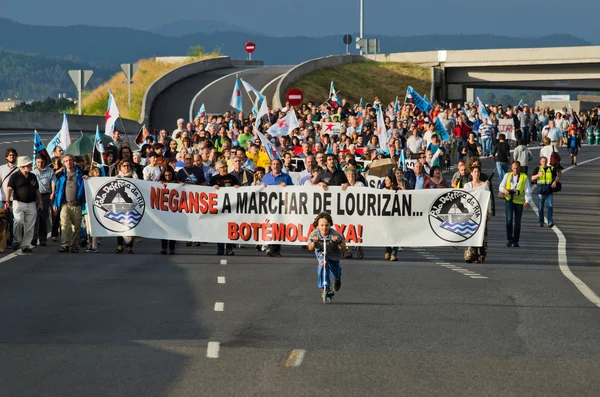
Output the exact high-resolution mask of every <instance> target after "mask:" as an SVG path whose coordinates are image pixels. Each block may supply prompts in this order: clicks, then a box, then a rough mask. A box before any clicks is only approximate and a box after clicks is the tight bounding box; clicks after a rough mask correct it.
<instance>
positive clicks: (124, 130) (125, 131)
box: [119, 115, 137, 144]
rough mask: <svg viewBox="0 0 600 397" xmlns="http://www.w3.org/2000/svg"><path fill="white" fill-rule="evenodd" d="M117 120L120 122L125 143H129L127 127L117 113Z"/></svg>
mask: <svg viewBox="0 0 600 397" xmlns="http://www.w3.org/2000/svg"><path fill="white" fill-rule="evenodd" d="M119 121H120V122H121V126H122V127H123V132H124V133H125V140H126V141H127V144H130V143H129V135H127V129H126V128H125V124H123V119H122V118H121V115H119ZM136 138H137V137H136Z"/></svg>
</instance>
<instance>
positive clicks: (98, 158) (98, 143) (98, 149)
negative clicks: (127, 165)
mask: <svg viewBox="0 0 600 397" xmlns="http://www.w3.org/2000/svg"><path fill="white" fill-rule="evenodd" d="M104 151H105V150H104V143H103V142H102V135H101V134H100V127H99V126H96V137H95V138H94V151H93V153H92V159H93V161H94V162H95V163H96V165H97V166H98V168H100V175H101V176H106V175H105V174H106V173H105V168H106V167H105V164H104Z"/></svg>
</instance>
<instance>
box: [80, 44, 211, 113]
mask: <svg viewBox="0 0 600 397" xmlns="http://www.w3.org/2000/svg"><path fill="white" fill-rule="evenodd" d="M188 54H190V57H189V58H187V59H185V60H184V61H182V62H174V63H166V62H157V61H156V60H154V59H142V60H140V61H138V63H139V68H138V70H137V71H136V72H135V75H134V76H133V81H134V84H132V85H131V108H130V109H127V84H123V81H126V78H125V75H124V74H123V72H122V71H119V72H118V73H117V74H115V75H114V76H113V77H112V78H111V79H110V80H108V81H107V82H105V83H104V84H102V85H100V86H99V87H97V88H96V89H95V90H93V91H90V92H84V96H83V101H82V107H83V114H85V115H95V116H100V115H104V114H106V109H107V107H108V90H109V89H110V90H112V92H113V95H114V97H115V101H116V102H117V105H118V107H119V112H120V113H121V117H123V118H125V119H132V120H139V119H140V114H141V111H142V100H143V99H144V94H145V93H146V90H147V89H148V87H149V86H150V84H152V83H153V82H154V81H156V80H157V79H158V78H159V77H161V76H162V75H164V74H165V73H168V72H170V71H172V70H174V69H176V68H178V67H180V66H183V65H187V64H189V63H192V62H197V61H201V60H204V59H210V58H216V57H219V56H221V50H220V49H216V50H214V51H213V52H210V53H205V52H204V50H203V48H202V47H198V46H196V47H191V48H190V49H189V51H188Z"/></svg>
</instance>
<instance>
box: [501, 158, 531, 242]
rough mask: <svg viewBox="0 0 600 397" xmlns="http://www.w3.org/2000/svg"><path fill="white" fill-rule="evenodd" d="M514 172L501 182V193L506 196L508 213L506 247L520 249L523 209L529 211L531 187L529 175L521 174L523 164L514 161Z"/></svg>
mask: <svg viewBox="0 0 600 397" xmlns="http://www.w3.org/2000/svg"><path fill="white" fill-rule="evenodd" d="M511 169H512V172H511V173H508V174H505V175H504V178H502V181H501V182H500V191H501V192H502V193H503V194H504V199H505V200H506V201H505V202H504V209H505V211H506V240H507V242H506V246H507V247H510V246H511V245H512V246H513V247H519V238H520V236H521V217H522V216H523V209H529V203H531V187H530V185H529V179H527V175H525V174H523V173H521V164H520V163H519V162H518V161H513V162H512V164H511Z"/></svg>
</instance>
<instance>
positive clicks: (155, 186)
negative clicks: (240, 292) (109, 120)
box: [85, 178, 490, 247]
mask: <svg viewBox="0 0 600 397" xmlns="http://www.w3.org/2000/svg"><path fill="white" fill-rule="evenodd" d="M85 193H86V202H87V205H88V211H89V214H90V226H91V235H93V236H95V237H109V236H140V237H146V238H155V239H169V240H179V241H203V242H213V243H214V242H222V243H233V244H242V243H248V244H263V243H277V244H285V245H306V242H307V239H308V236H309V235H310V233H311V232H312V231H313V230H314V228H313V226H312V222H313V220H314V218H315V216H316V215H317V214H319V213H320V212H322V211H325V212H329V213H330V214H331V215H332V216H333V220H334V222H335V224H334V227H335V228H336V230H338V231H339V232H340V233H341V234H342V235H343V236H344V237H345V238H346V240H347V242H348V244H350V245H364V246H372V247H385V246H403V247H423V246H480V245H481V244H482V243H483V235H484V229H485V222H486V214H487V210H488V203H489V198H490V194H489V192H487V191H483V190H482V189H477V190H472V191H471V190H464V189H459V190H452V189H443V190H438V189H432V190H418V191H390V190H376V189H369V188H366V187H365V188H360V187H352V188H347V189H346V190H345V191H344V190H342V189H341V188H340V187H336V186H332V187H329V189H328V190H327V191H325V190H324V189H322V188H320V187H313V186H311V187H304V186H297V187H295V186H288V187H280V186H268V187H264V186H252V187H240V188H237V189H236V188H221V189H218V190H215V189H213V188H211V187H204V186H195V185H184V186H182V185H180V184H166V185H165V184H162V183H157V182H150V181H141V180H136V179H128V178H127V179H126V178H88V179H87V180H86V181H85Z"/></svg>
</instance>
